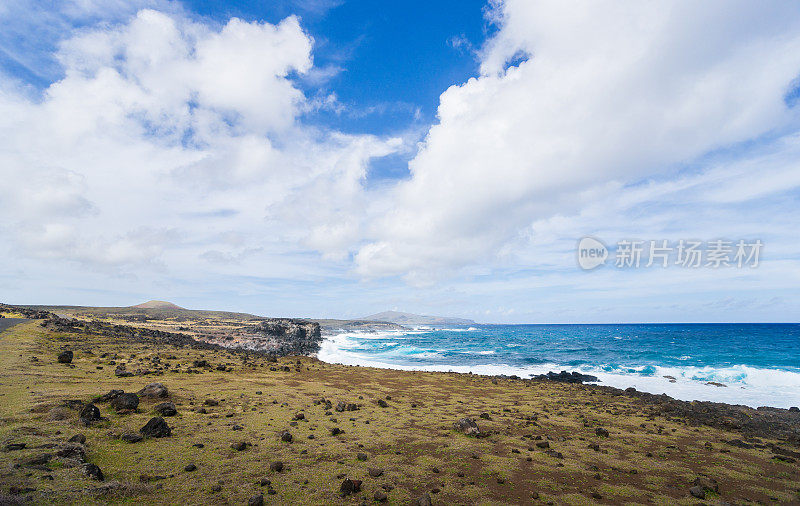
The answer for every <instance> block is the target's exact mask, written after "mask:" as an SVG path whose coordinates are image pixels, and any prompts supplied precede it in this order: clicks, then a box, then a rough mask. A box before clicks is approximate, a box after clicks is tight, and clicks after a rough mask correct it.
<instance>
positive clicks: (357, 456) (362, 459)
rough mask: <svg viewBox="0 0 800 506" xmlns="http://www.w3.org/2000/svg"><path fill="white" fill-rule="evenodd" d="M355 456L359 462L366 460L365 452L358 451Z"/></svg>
mask: <svg viewBox="0 0 800 506" xmlns="http://www.w3.org/2000/svg"><path fill="white" fill-rule="evenodd" d="M356 458H357V459H358V460H360V461H361V462H364V461H366V460H367V458H368V457H367V454H366V453H359V454H357V455H356Z"/></svg>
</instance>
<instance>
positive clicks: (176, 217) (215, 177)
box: [0, 9, 398, 274]
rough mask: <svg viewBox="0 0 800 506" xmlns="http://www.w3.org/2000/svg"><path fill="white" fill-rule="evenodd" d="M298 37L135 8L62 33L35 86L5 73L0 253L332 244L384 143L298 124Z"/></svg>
mask: <svg viewBox="0 0 800 506" xmlns="http://www.w3.org/2000/svg"><path fill="white" fill-rule="evenodd" d="M312 43H313V41H312V39H311V37H310V36H309V35H308V34H306V33H305V32H304V31H303V29H302V27H301V26H300V23H299V20H298V19H297V18H296V17H293V16H290V17H287V18H286V19H284V20H283V21H281V22H280V23H277V24H275V25H272V24H269V23H259V22H252V23H249V22H245V21H242V20H239V19H236V18H234V19H231V20H230V21H229V22H227V23H226V24H224V25H223V26H219V27H217V26H212V25H208V24H204V23H201V22H197V21H194V20H192V19H189V18H188V17H186V16H183V15H181V14H180V13H175V12H162V11H157V10H151V9H143V10H140V11H138V12H137V13H135V14H134V15H132V17H130V18H129V19H126V20H125V21H124V22H122V23H120V24H102V25H92V26H91V27H89V28H84V29H80V30H77V31H76V32H75V33H74V35H73V36H71V37H69V38H67V39H66V40H63V41H62V42H61V43H60V44H59V46H58V51H57V54H56V59H57V61H58V62H59V64H60V65H61V68H62V70H63V74H64V77H63V78H62V79H60V80H57V81H56V82H54V83H52V84H51V85H49V86H47V87H46V88H45V89H44V91H43V92H42V94H41V96H39V97H31V96H30V94H29V93H23V92H22V90H20V89H19V88H18V87H15V84H14V83H13V82H11V81H10V80H4V81H3V86H2V87H0V113H2V117H1V118H0V167H2V176H3V180H4V191H3V194H2V197H1V198H0V210H2V212H1V213H0V214H2V217H0V227H2V229H3V231H4V232H5V239H6V242H7V244H9V246H10V248H9V251H8V252H7V254H10V255H12V257H15V258H25V257H30V258H47V259H50V260H66V261H77V262H80V263H84V264H92V265H96V266H97V267H99V268H104V266H105V267H108V268H114V269H133V268H137V267H141V266H143V265H154V264H158V263H159V262H162V261H167V260H169V259H174V258H176V257H181V256H182V257H184V258H189V259H192V258H193V259H195V261H196V262H198V263H202V262H215V263H219V262H220V261H223V262H230V261H231V260H235V261H236V262H240V261H242V260H243V259H245V258H250V259H252V257H254V256H257V255H258V253H259V252H260V251H262V249H263V247H264V245H265V244H270V245H273V246H272V247H270V248H269V249H270V251H275V250H276V246H274V245H276V244H278V245H279V244H284V246H283V247H284V248H285V250H286V251H288V252H289V253H291V251H297V250H298V249H301V248H303V247H304V246H302V245H303V244H306V246H305V248H309V247H315V248H318V249H319V250H321V251H328V250H336V251H339V250H341V249H342V248H346V246H344V245H343V244H344V243H345V242H347V241H349V240H352V238H354V237H358V236H359V232H358V228H359V227H360V226H361V224H360V222H359V221H358V220H356V219H352V218H350V216H353V215H355V214H356V213H355V212H354V211H353V210H354V209H355V208H357V207H358V206H360V205H361V204H362V202H363V199H364V196H363V193H362V192H361V184H362V182H363V179H364V178H365V175H366V167H367V165H368V163H369V160H370V159H371V158H373V157H378V156H384V155H386V154H389V153H391V152H393V151H394V150H395V149H397V145H398V141H397V140H394V139H380V138H377V137H374V136H370V135H345V134H340V133H337V132H331V131H327V130H324V129H320V128H313V127H309V126H306V125H304V124H303V123H302V121H300V117H301V115H302V114H303V112H304V111H305V110H307V108H308V102H309V100H308V99H307V98H306V97H305V96H304V94H303V93H302V92H301V91H300V90H299V89H298V88H297V87H296V86H295V84H294V81H293V78H292V76H294V75H301V74H303V73H306V72H308V71H309V70H310V69H311V68H312V65H313V63H312V55H311V49H312ZM220 210H222V212H221V211H220ZM343 217H344V218H343ZM234 235H235V236H238V237H247V240H245V241H239V242H229V241H228V240H227V239H226V238H230V237H231V236H234ZM339 236H341V237H339ZM343 238H346V239H347V240H345V239H343ZM343 241H344V242H343ZM347 244H349V242H348V243H347ZM278 249H280V248H278ZM165 259H166V260H165ZM188 263H189V264H191V263H192V260H189V261H188ZM173 267H174V266H173ZM184 267H186V265H184ZM197 269H198V270H199V269H202V267H200V266H198V267H197ZM271 269H273V266H272V265H270V264H269V263H265V265H262V266H261V267H260V268H259V269H258V272H259V273H261V274H266V273H270V272H271Z"/></svg>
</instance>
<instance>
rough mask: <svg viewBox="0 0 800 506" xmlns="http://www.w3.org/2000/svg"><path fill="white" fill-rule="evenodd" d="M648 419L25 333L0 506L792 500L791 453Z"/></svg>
mask: <svg viewBox="0 0 800 506" xmlns="http://www.w3.org/2000/svg"><path fill="white" fill-rule="evenodd" d="M65 350H69V351H72V358H71V360H69V361H68V360H66V358H64V360H62V361H61V362H59V355H60V354H62V352H64V351H65ZM120 366H123V370H125V371H130V372H132V375H123V376H119V375H117V374H115V371H117V370H118V369H119V368H120ZM153 383H159V384H160V385H161V386H163V387H164V388H165V389H166V392H164V391H162V390H161V386H159V385H155V386H154V385H152V384H153ZM148 385H151V386H150V387H149V389H145V388H146V387H147V386H148ZM143 389H145V390H143ZM120 390H121V391H124V392H125V393H134V394H136V396H126V397H120V394H119V392H116V393H115V392H114V391H120ZM103 396H105V397H103ZM134 397H136V398H137V399H138V403H137V402H136V400H135V399H134ZM115 398H116V399H118V400H116V401H115V400H114V399H115ZM647 403H648V401H647V400H646V399H642V398H639V397H636V396H631V395H624V394H623V393H621V392H619V391H614V390H612V389H605V388H602V387H595V386H588V385H581V384H565V383H559V382H553V381H547V380H537V381H521V380H514V379H509V378H490V377H482V376H475V375H463V374H454V373H453V374H451V373H423V372H402V371H393V370H379V369H371V368H361V367H346V366H339V365H331V364H325V363H322V362H319V361H318V360H316V359H313V358H309V357H280V358H272V357H269V356H267V355H263V354H248V353H241V352H233V351H230V350H226V349H220V348H210V349H202V348H193V347H190V346H186V345H180V344H169V343H165V344H154V343H153V342H152V341H142V342H137V341H135V340H131V339H120V338H118V337H115V336H113V335H105V334H103V333H99V334H85V333H72V332H58V331H53V330H48V329H47V328H44V327H42V326H41V324H40V322H39V321H30V322H27V323H22V324H19V325H17V326H15V327H12V328H11V329H9V330H7V331H5V332H3V333H2V334H0V419H2V423H1V424H0V446H1V447H2V450H3V451H2V452H0V469H1V471H0V503H3V504H4V503H6V502H9V503H13V502H20V503H34V504H36V503H48V504H72V503H81V504H85V503H104V504H105V503H109V502H111V503H113V502H127V503H129V502H137V503H147V504H199V503H209V504H219V503H232V504H248V503H250V504H259V503H260V502H262V501H263V503H275V504H293V503H300V504H351V503H352V504H355V503H362V502H367V503H375V502H378V503H387V504H409V503H413V504H429V503H432V504H487V505H488V504H538V503H541V504H547V503H552V504H591V503H598V502H599V503H609V504H611V503H613V504H665V505H666V504H669V505H672V504H696V503H697V502H698V500H703V498H704V500H705V501H707V503H708V504H715V503H719V502H721V501H726V502H730V503H736V504H739V503H748V502H753V503H769V502H786V503H791V502H797V501H798V490H800V468H798V464H797V462H796V458H795V457H794V456H793V455H795V454H796V452H797V448H796V446H795V445H794V444H793V443H789V442H788V441H781V440H778V439H776V438H771V439H770V438H763V437H762V438H757V437H755V436H753V435H752V434H743V433H742V432H741V431H737V430H725V429H723V428H718V427H710V426H707V425H695V424H694V422H693V421H692V420H690V419H685V418H682V417H681V416H680V415H675V414H668V413H664V414H659V413H658V412H657V411H656V410H654V409H645V408H646V407H647V406H649V404H647ZM165 404H168V406H166V407H165V406H164V405H165ZM169 404H171V405H172V407H173V408H174V410H171V409H168V408H169V407H170V406H169ZM89 406H95V407H96V408H97V409H98V411H99V419H97V416H95V414H96V413H95V414H93V413H94V411H93V410H92V409H91V408H90V407H89ZM173 413H174V414H173ZM465 418H466V419H469V421H464V419H465ZM154 420H155V421H154ZM162 422H165V424H166V426H167V427H168V432H169V435H166V434H165V433H164V432H165V431H164V427H163V426H162V425H161V423H162ZM473 422H474V423H473ZM146 425H147V426H149V429H148V430H146V431H144V433H143V432H142V431H141V429H143V428H144V427H145V426H146ZM475 429H477V430H475ZM159 436H160V437H159ZM100 478H102V480H101V479H100Z"/></svg>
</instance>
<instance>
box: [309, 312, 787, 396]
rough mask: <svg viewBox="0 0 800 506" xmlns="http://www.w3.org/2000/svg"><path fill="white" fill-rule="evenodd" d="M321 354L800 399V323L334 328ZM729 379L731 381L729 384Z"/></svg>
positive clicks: (694, 392) (344, 360) (396, 364)
mask: <svg viewBox="0 0 800 506" xmlns="http://www.w3.org/2000/svg"><path fill="white" fill-rule="evenodd" d="M318 356H319V358H320V360H323V361H326V362H332V363H341V364H348V365H362V366H373V367H387V368H395V369H415V370H428V371H455V372H472V373H476V374H487V375H496V374H506V375H512V374H515V375H517V376H520V377H523V378H528V377H530V376H531V375H536V374H543V373H546V372H548V371H555V372H559V371H562V370H566V371H578V372H581V373H586V374H592V375H594V376H597V377H598V378H599V379H600V382H599V383H598V384H600V385H609V386H613V387H618V388H627V387H634V388H636V389H637V390H641V391H644V392H651V393H654V394H662V393H666V394H667V395H669V396H671V397H675V398H677V399H682V400H688V401H691V400H703V401H716V402H726V403H731V404H744V405H747V406H751V407H759V406H772V407H781V408H788V407H791V406H800V324H794V323H790V324H782V323H764V324H762V323H752V324H608V325H472V326H463V327H461V326H453V327H449V328H439V329H432V328H416V329H414V330H409V331H391V332H344V331H339V332H336V331H334V332H328V333H327V334H326V335H325V340H324V341H323V343H322V347H321V349H320V352H319V354H318ZM721 385H724V386H721Z"/></svg>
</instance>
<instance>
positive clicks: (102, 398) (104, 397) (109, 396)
mask: <svg viewBox="0 0 800 506" xmlns="http://www.w3.org/2000/svg"><path fill="white" fill-rule="evenodd" d="M124 393H125V391H124V390H111V391H109V392H108V393H107V394H103V395H101V396H100V397H98V398H96V399H95V402H108V401H113V400H114V399H115V398H116V397H117V396H119V395H121V394H124Z"/></svg>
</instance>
